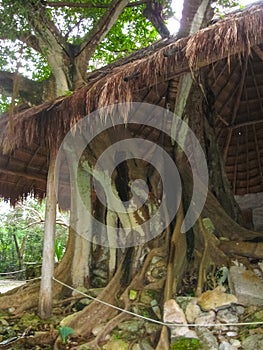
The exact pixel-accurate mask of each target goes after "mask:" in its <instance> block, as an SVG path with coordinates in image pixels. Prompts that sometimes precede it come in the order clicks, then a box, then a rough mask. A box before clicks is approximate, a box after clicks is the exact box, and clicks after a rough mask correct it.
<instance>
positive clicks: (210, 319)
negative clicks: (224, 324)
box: [195, 310, 216, 327]
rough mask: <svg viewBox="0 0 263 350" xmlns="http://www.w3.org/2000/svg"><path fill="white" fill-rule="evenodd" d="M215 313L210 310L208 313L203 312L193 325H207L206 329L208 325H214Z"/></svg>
mask: <svg viewBox="0 0 263 350" xmlns="http://www.w3.org/2000/svg"><path fill="white" fill-rule="evenodd" d="M215 316H216V314H215V312H214V311H212V310H210V311H209V312H203V313H202V314H201V315H200V316H198V317H197V318H196V319H195V323H196V324H200V325H204V326H205V325H207V327H209V326H210V325H212V324H214V323H215Z"/></svg>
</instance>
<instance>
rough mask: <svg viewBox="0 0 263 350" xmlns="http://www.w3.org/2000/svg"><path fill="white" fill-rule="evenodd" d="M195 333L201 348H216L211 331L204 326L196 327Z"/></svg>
mask: <svg viewBox="0 0 263 350" xmlns="http://www.w3.org/2000/svg"><path fill="white" fill-rule="evenodd" d="M196 333H197V335H198V337H199V339H200V344H201V348H202V349H203V350H218V343H217V340H216V337H215V336H214V335H213V333H212V332H211V331H210V330H209V329H207V328H204V327H198V328H197V330H196Z"/></svg>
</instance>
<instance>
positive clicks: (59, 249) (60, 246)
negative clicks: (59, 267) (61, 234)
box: [55, 239, 65, 262]
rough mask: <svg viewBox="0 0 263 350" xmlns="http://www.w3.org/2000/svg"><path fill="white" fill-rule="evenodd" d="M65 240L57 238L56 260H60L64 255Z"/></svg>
mask: <svg viewBox="0 0 263 350" xmlns="http://www.w3.org/2000/svg"><path fill="white" fill-rule="evenodd" d="M63 243H64V242H62V241H60V240H58V239H56V240H55V258H56V261H57V262H58V261H60V260H61V259H62V257H63V254H64V251H65V244H63Z"/></svg>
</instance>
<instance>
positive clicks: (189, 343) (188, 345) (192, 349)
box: [170, 338, 200, 350]
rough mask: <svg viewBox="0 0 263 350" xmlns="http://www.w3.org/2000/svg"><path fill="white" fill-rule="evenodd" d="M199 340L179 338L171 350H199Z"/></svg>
mask: <svg viewBox="0 0 263 350" xmlns="http://www.w3.org/2000/svg"><path fill="white" fill-rule="evenodd" d="M198 349H200V345H199V340H198V339H196V338H178V339H176V340H175V342H174V343H172V345H171V347H170V350H198Z"/></svg>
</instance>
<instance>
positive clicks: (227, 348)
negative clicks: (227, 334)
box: [219, 341, 237, 350]
mask: <svg viewBox="0 0 263 350" xmlns="http://www.w3.org/2000/svg"><path fill="white" fill-rule="evenodd" d="M219 350H237V348H236V347H235V346H233V345H231V344H229V343H228V342H226V341H223V342H222V343H221V344H220V345H219Z"/></svg>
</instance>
